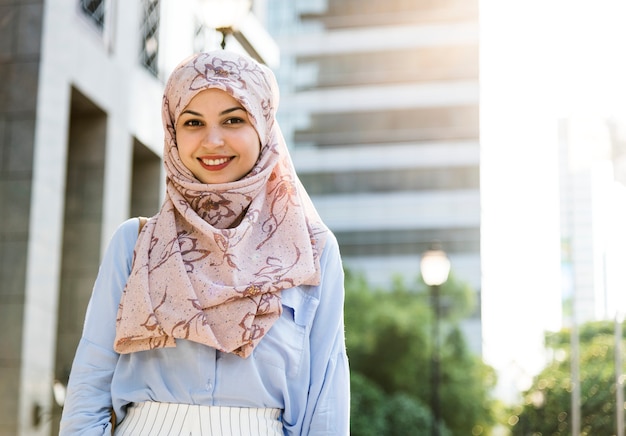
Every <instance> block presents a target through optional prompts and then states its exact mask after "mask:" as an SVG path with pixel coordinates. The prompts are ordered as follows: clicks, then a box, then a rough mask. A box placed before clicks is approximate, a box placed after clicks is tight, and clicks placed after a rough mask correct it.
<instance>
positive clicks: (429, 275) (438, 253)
mask: <svg viewBox="0 0 626 436" xmlns="http://www.w3.org/2000/svg"><path fill="white" fill-rule="evenodd" d="M420 271H421V273H422V279H423V280H424V283H426V285H428V286H429V287H430V296H431V297H430V298H431V301H432V307H433V314H434V320H433V322H432V330H431V331H432V343H433V350H432V353H431V374H430V382H431V392H430V395H431V404H430V407H431V410H432V413H433V421H432V429H431V431H432V436H439V423H440V421H441V404H440V403H441V401H440V398H439V382H440V377H441V376H440V356H439V354H440V343H439V336H440V335H439V319H440V317H441V305H440V304H439V287H440V286H441V285H442V284H443V283H445V281H446V280H448V274H449V273H450V260H449V259H448V256H446V253H445V252H444V251H443V250H442V249H441V248H439V247H438V246H437V245H433V246H432V247H431V249H429V250H428V251H426V252H425V253H424V254H422V260H421V261H420Z"/></svg>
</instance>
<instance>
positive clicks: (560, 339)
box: [509, 322, 624, 436]
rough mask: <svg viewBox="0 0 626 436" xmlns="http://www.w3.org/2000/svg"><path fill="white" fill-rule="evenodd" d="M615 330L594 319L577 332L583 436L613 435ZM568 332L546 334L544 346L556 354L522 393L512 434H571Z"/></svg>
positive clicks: (607, 323) (515, 413) (515, 412)
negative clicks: (520, 404) (522, 399)
mask: <svg viewBox="0 0 626 436" xmlns="http://www.w3.org/2000/svg"><path fill="white" fill-rule="evenodd" d="M613 329H614V326H613V324H612V323H609V322H594V323H589V324H585V325H584V326H582V327H581V329H580V332H579V343H580V357H579V359H580V392H581V412H580V414H581V429H580V433H581V435H610V434H615V415H616V410H615V400H616V398H615V366H614V361H615V338H614V333H613ZM570 334H571V332H570V331H569V330H567V329H564V330H562V331H560V332H557V333H549V334H547V335H546V344H547V345H548V346H549V347H550V348H552V349H553V350H554V355H555V356H557V358H555V359H554V361H553V362H551V363H550V364H549V365H548V366H547V367H546V368H545V369H544V370H543V371H542V372H541V373H540V374H539V375H537V377H535V379H534V382H533V385H532V386H531V388H530V389H529V390H528V391H526V392H525V393H524V404H523V405H522V406H520V407H518V408H517V410H514V411H513V413H512V416H511V418H510V419H509V422H510V423H511V424H512V434H513V435H514V436H517V435H520V436H522V435H527V434H543V435H553V436H559V435H569V434H571V433H572V427H571V397H572V380H571V370H570V368H571V349H570ZM623 371H624V368H622V373H623ZM623 408H624V406H623V405H622V406H621V409H622V410H623Z"/></svg>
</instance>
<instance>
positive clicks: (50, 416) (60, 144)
mask: <svg viewBox="0 0 626 436" xmlns="http://www.w3.org/2000/svg"><path fill="white" fill-rule="evenodd" d="M210 3H211V2H210V1H203V0H177V1H173V0H160V1H159V0H131V1H124V2H122V1H113V0H99V1H98V0H96V1H87V0H76V1H70V0H47V1H34V0H33V1H29V0H21V1H18V0H14V1H11V0H9V1H4V2H1V4H0V83H1V85H0V103H1V104H0V328H2V330H3V334H2V339H1V340H0V341H1V342H0V435H7V436H8V435H44V434H45V435H48V434H56V432H57V430H58V413H59V411H60V407H59V406H57V405H55V402H54V401H53V381H54V380H58V381H60V382H61V384H64V383H66V381H67V377H68V374H69V370H70V366H71V362H72V359H73V355H74V351H75V348H76V345H77V343H78V340H79V338H80V334H81V330H82V323H83V319H84V313H85V308H86V304H87V301H88V299H89V296H90V294H91V288H92V286H93V281H94V279H95V276H96V273H97V269H98V265H99V261H100V256H101V254H102V252H103V250H104V249H105V247H106V244H107V242H108V240H109V238H110V236H111V234H112V233H113V232H114V231H115V229H116V227H117V226H118V225H119V224H120V223H121V222H122V221H124V220H125V219H127V218H128V217H131V216H137V215H144V216H149V215H152V214H153V213H155V212H156V211H157V210H158V207H159V205H160V200H161V189H162V188H163V183H162V174H161V173H162V170H161V163H160V154H161V149H162V128H161V114H160V107H161V96H162V89H163V85H164V78H166V77H167V76H168V75H169V72H170V71H171V70H172V69H173V67H174V66H175V65H176V64H177V63H178V62H179V61H180V60H181V59H183V58H184V57H186V56H188V55H190V54H192V53H193V52H195V51H199V50H203V49H208V48H219V43H220V40H221V38H220V35H219V34H217V33H216V32H215V31H214V30H213V29H212V28H210V25H208V24H207V18H210V15H211V9H210V7H211V5H210ZM252 41H254V42H252ZM226 42H227V45H228V48H232V49H234V50H245V51H249V52H250V53H251V54H253V55H254V56H257V57H260V58H263V60H266V61H270V62H271V61H272V59H274V60H275V59H277V56H278V55H277V51H276V47H275V44H273V43H272V42H271V38H270V37H269V35H268V34H267V33H266V32H265V31H264V30H263V26H262V25H261V23H260V22H259V21H258V20H257V19H255V17H254V15H252V14H249V15H246V16H245V17H244V19H243V22H242V26H241V28H240V29H239V31H238V32H235V33H234V34H232V35H228V37H227V40H226ZM259 42H261V43H259ZM59 386H60V385H59Z"/></svg>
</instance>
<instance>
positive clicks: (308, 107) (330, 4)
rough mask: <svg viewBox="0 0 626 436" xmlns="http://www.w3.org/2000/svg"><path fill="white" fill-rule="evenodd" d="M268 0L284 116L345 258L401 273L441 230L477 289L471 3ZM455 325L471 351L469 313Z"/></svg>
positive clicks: (379, 275)
mask: <svg viewBox="0 0 626 436" xmlns="http://www.w3.org/2000/svg"><path fill="white" fill-rule="evenodd" d="M267 4H268V11H267V23H268V30H269V31H270V33H271V34H272V35H273V36H274V37H275V39H276V41H277V43H278V45H279V47H280V53H281V63H280V68H279V70H278V80H279V84H280V87H281V93H282V94H281V106H280V108H279V117H280V120H281V126H282V127H283V131H284V133H285V136H286V138H287V142H288V143H289V144H290V146H291V147H292V156H293V159H294V163H295V165H296V168H297V170H298V173H299V175H300V178H301V179H302V181H303V183H304V184H305V186H306V187H307V189H308V191H309V193H310V194H311V195H312V197H313V200H314V202H315V204H316V206H317V208H318V210H319V211H320V214H321V215H322V217H323V218H324V219H325V221H326V223H327V224H328V225H329V227H330V228H331V229H332V230H333V231H334V232H335V234H336V235H337V238H338V240H339V243H340V246H341V250H342V255H343V258H344V263H345V264H346V265H347V266H348V267H349V268H351V269H354V270H358V271H362V272H364V273H365V274H366V276H367V277H368V279H369V281H370V282H371V283H373V284H375V285H386V284H389V283H390V281H391V279H392V277H393V275H394V274H401V275H402V276H403V277H404V278H405V280H406V281H407V283H408V282H409V281H410V280H412V279H413V278H414V277H416V276H417V275H418V274H419V259H420V255H421V253H423V252H424V251H426V250H427V249H428V248H429V246H430V244H431V243H432V241H433V240H438V241H439V242H440V243H441V244H442V247H443V249H444V250H445V251H446V252H447V253H448V256H449V257H450V260H451V263H452V272H453V274H455V275H456V277H458V278H459V279H461V280H463V281H465V282H468V283H469V284H471V285H472V287H473V288H474V289H476V291H477V292H478V293H479V292H480V288H481V261H480V194H479V178H480V176H479V172H480V171H479V169H480V147H479V132H478V127H479V120H478V114H479V99H478V95H479V92H478V62H479V60H478V37H479V33H478V2H476V1H467V0H463V1H457V0H445V1H439V2H427V1H402V0H392V1H386V2H379V1H375V0H332V1H325V0H318V1H296V2H294V1H291V0H270V1H269V2H268V3H267ZM479 299H480V297H479V296H478V300H479ZM478 304H479V306H480V301H479V303H478ZM466 331H467V333H468V338H469V339H470V341H471V345H472V348H473V349H474V350H475V351H478V352H480V350H481V328H480V314H479V313H476V315H475V317H474V318H472V319H471V320H468V322H467V326H466Z"/></svg>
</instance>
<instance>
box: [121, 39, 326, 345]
mask: <svg viewBox="0 0 626 436" xmlns="http://www.w3.org/2000/svg"><path fill="white" fill-rule="evenodd" d="M209 88H216V89H221V90H223V91H225V92H227V93H228V94H230V95H231V96H232V97H233V98H235V99H236V100H238V101H239V102H240V103H241V104H242V106H243V107H244V108H245V109H246V111H247V112H248V116H249V119H250V121H251V122H252V124H253V126H254V128H255V129H256V131H257V133H258V135H259V138H260V140H261V153H260V156H259V159H258V161H257V163H256V164H255V166H254V168H253V169H252V170H251V171H250V173H249V174H248V175H246V176H245V177H243V178H242V179H241V180H238V181H235V182H231V183H223V184H203V183H201V182H200V181H198V180H197V179H196V178H195V177H194V176H193V174H192V173H191V172H190V171H189V170H188V169H187V168H186V167H185V166H184V165H183V163H182V161H181V160H180V157H179V155H178V148H177V145H176V132H175V126H176V120H177V119H178V116H179V115H180V113H181V112H182V111H183V110H184V109H185V107H186V106H187V105H188V104H189V102H190V101H191V99H192V98H193V97H194V96H195V95H196V94H198V93H199V92H201V91H203V90H205V89H209ZM277 105H278V88H277V85H276V80H275V77H274V75H273V73H272V72H271V71H270V70H269V69H268V68H267V67H265V66H264V65H261V64H259V63H257V62H256V61H254V60H253V59H251V58H249V57H246V56H242V55H239V54H235V53H231V52H228V51H216V52H209V53H202V54H198V55H195V56H192V57H191V58H189V59H187V60H185V61H183V62H182V63H181V64H180V65H179V66H178V67H176V69H175V70H174V71H173V72H172V74H171V76H170V79H169V81H168V83H167V85H166V88H165V92H164V96H163V110H162V116H163V124H164V129H165V145H164V153H163V156H164V157H163V159H164V165H165V171H166V175H167V186H166V188H167V189H166V198H165V201H164V203H163V205H162V207H161V210H160V211H159V213H158V214H157V215H155V216H154V217H153V218H151V219H150V220H149V221H148V223H147V224H146V225H145V226H144V228H143V229H142V231H141V233H140V235H139V237H138V240H137V243H136V246H135V252H134V258H133V266H132V270H131V273H130V277H129V279H128V282H127V284H126V287H125V288H124V292H123V294H122V299H121V302H120V306H119V310H118V317H117V329H116V338H115V344H114V346H115V350H116V351H117V352H119V353H130V352H135V351H142V350H150V349H154V348H160V347H173V346H175V345H176V340H177V339H186V340H191V341H195V342H199V343H202V344H205V345H208V346H210V347H214V348H216V349H218V350H220V351H223V352H229V353H235V354H237V355H239V356H241V357H248V356H249V355H250V354H251V353H252V351H253V349H254V347H255V346H256V345H257V344H258V342H259V341H260V340H261V339H262V338H263V336H264V335H265V334H266V333H267V331H268V330H269V329H270V328H271V326H272V325H273V324H274V322H275V321H276V320H277V319H278V318H279V317H280V315H281V311H282V306H281V304H280V292H281V291H282V290H284V289H288V288H292V287H295V286H299V285H316V284H319V282H320V265H319V256H320V254H321V251H322V250H323V247H324V244H325V241H326V237H327V232H328V231H327V229H326V227H325V226H324V224H323V223H322V221H321V219H320V218H319V215H318V214H317V212H316V210H315V208H314V207H313V204H312V202H311V200H310V198H309V196H308V195H307V193H306V191H305V190H304V188H303V187H302V185H301V183H300V181H299V179H298V177H297V176H296V173H295V170H294V167H293V164H292V162H291V158H290V156H289V153H288V150H287V147H286V144H285V140H284V138H283V135H282V133H281V131H280V128H279V126H278V123H277V122H276V118H275V117H276V108H277Z"/></svg>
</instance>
